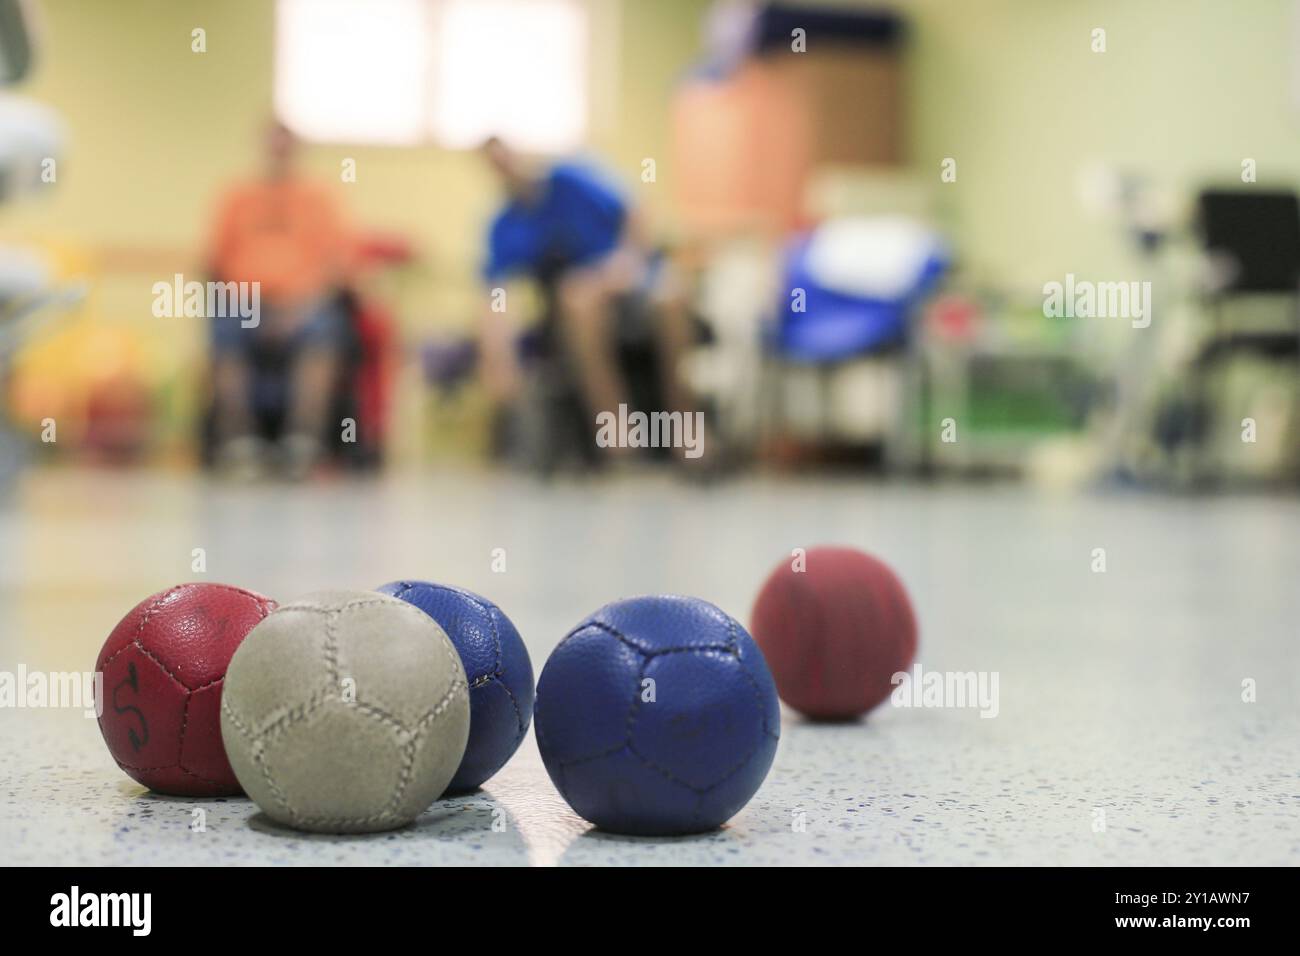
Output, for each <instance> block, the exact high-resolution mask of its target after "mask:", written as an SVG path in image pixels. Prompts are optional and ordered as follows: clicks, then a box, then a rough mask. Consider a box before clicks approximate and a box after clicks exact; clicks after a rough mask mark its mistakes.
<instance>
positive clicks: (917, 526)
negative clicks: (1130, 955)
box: [0, 470, 1300, 865]
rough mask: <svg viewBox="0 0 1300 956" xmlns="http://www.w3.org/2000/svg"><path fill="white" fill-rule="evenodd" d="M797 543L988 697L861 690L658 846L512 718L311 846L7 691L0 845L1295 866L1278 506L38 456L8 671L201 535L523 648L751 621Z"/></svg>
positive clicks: (1298, 653) (77, 645)
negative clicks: (210, 471)
mask: <svg viewBox="0 0 1300 956" xmlns="http://www.w3.org/2000/svg"><path fill="white" fill-rule="evenodd" d="M822 541H837V542H843V543H849V544H855V545H858V546H860V547H863V548H866V549H868V550H871V551H873V552H875V553H877V554H879V555H881V556H883V557H885V558H886V559H887V560H889V561H890V563H891V564H893V565H894V567H895V568H896V569H897V570H898V571H899V573H900V575H901V576H902V578H903V580H904V581H905V582H906V584H907V586H908V587H909V589H910V591H911V593H912V596H913V599H914V602H915V604H916V606H917V611H918V615H919V618H920V622H921V652H920V661H921V663H922V665H923V667H924V668H926V669H927V670H929V669H933V670H945V671H988V672H997V673H998V675H999V691H1000V694H999V712H998V715H997V716H996V717H995V718H993V719H982V718H981V717H980V716H979V714H978V713H977V712H976V711H975V710H971V709H902V708H894V707H890V706H888V705H886V706H884V707H882V708H880V709H879V710H878V711H877V712H876V713H874V714H873V715H872V716H871V717H870V719H869V720H867V721H865V722H862V723H859V724H855V725H841V726H833V727H824V726H813V725H810V724H807V723H804V722H803V721H801V720H800V719H799V718H798V717H797V716H795V715H793V714H789V713H787V714H786V716H785V720H784V724H783V727H782V739H781V745H780V748H779V750H778V753H777V758H776V763H775V765H774V766H773V768H772V771H771V774H770V775H769V777H768V779H767V781H766V783H765V784H764V786H763V788H762V789H761V790H760V791H759V793H758V795H757V796H756V797H755V798H754V800H753V801H752V802H751V803H750V804H749V806H748V807H746V808H745V809H744V810H743V811H742V812H741V813H740V814H739V815H738V816H737V817H736V818H735V819H734V820H732V822H731V823H730V824H729V825H728V826H727V827H725V828H724V829H722V830H719V831H717V832H715V833H712V834H708V835H705V836H699V837H691V838H683V839H678V840H654V839H634V838H626V837H619V836H614V835H610V834H604V833H599V832H595V831H593V830H591V829H590V827H588V825H587V824H585V823H584V822H583V821H582V820H581V819H579V818H578V817H576V816H575V815H574V814H573V813H572V812H571V811H570V810H569V809H568V808H567V807H566V806H565V804H564V802H563V801H562V800H561V799H560V797H559V795H558V793H556V791H555V790H554V788H553V787H552V786H551V784H550V781H549V780H548V778H547V777H546V774H545V772H544V770H543V769H542V766H541V761H540V758H539V757H538V755H537V750H536V746H535V744H534V743H533V741H532V739H531V737H530V738H529V740H528V741H527V742H526V743H525V745H524V747H523V748H522V749H521V751H520V753H519V754H518V755H517V756H516V758H515V759H514V760H513V761H512V762H511V763H510V764H509V765H508V766H507V767H506V769H505V770H503V771H502V772H501V773H500V774H499V775H498V776H497V777H496V778H494V779H493V780H491V781H489V783H488V785H487V787H486V788H485V789H484V790H483V791H482V792H480V793H478V794H475V795H473V796H470V797H465V798H458V799H454V800H447V801H440V802H439V803H437V804H435V805H434V806H433V807H432V808H431V809H430V810H429V811H428V812H427V813H426V814H425V815H424V816H423V817H422V818H421V819H420V820H419V821H418V822H417V824H416V825H414V826H413V827H411V828H408V829H406V830H403V831H399V832H396V833H392V834H386V835H379V836H369V837H345V838H336V837H322V836H306V835H303V834H297V833H293V832H290V831H286V830H282V829H279V828H277V827H275V826H274V825H272V824H271V823H270V822H269V821H267V820H266V819H265V817H263V816H261V815H260V814H259V813H258V812H257V810H256V808H255V807H254V806H253V805H252V804H251V803H249V802H248V801H245V800H221V801H196V800H187V799H176V798H168V797H157V796H153V795H150V794H149V793H147V792H146V791H144V790H143V789H142V788H141V787H138V786H137V785H135V784H134V783H133V782H132V781H131V780H130V779H129V778H127V777H126V776H124V775H123V774H122V773H121V772H120V771H119V770H118V769H117V768H116V767H115V766H114V764H113V762H112V760H111V759H110V758H109V755H108V753H107V751H106V749H105V748H104V745H103V742H102V740H101V738H100V736H99V731H98V728H97V727H96V725H95V722H94V721H93V720H87V719H85V718H84V717H82V716H80V715H79V714H78V713H75V712H71V711H57V710H29V709H24V710H14V709H0V754H2V755H3V759H2V761H0V862H3V863H17V864H30V863H47V864H142V863H160V864H170V863H196V864H243V863H296V864H306V863H323V864H347V863H476V862H482V863H533V864H542V865H549V864H556V863H564V864H568V863H574V864H587V863H627V864H652V863H674V864H681V863H855V864H952V863H956V864H991V863H1011V864H1058V863H1080V864H1138V865H1144V864H1172V865H1177V864H1192V865H1195V864H1229V863H1233V864H1242V863H1245V864H1291V865H1297V864H1300V704H1298V703H1297V701H1300V587H1297V580H1300V573H1298V572H1300V502H1298V501H1296V500H1294V499H1279V498H1269V497H1245V498H1219V499H1172V498H1163V497H1157V496H1147V495H1136V494H1134V495H1114V496H1090V497H1081V498H1053V497H1046V496H1043V497H1040V496H1037V495H1035V494H1034V493H1033V492H1030V491H1027V490H1025V489H1023V488H1019V487H1014V486H1007V487H988V486H981V487H964V486H958V487H941V488H914V487H906V486H899V485H873V484H870V483H864V482H859V481H855V482H845V481H839V482H831V483H827V482H811V481H805V482H799V481H784V482H778V481H774V480H764V481H758V480H745V481H740V482H733V483H730V484H724V485H722V486H719V487H717V488H714V489H699V488H695V487H691V486H686V485H681V484H677V483H674V482H672V481H670V480H668V479H666V478H660V477H647V478H630V479H628V480H626V481H623V482H620V483H616V484H600V485H595V484H562V485H557V486H553V487H550V488H544V487H542V486H538V485H535V484H532V483H530V482H527V481H524V480H521V479H515V478H510V477H506V476H483V475H477V474H451V475H447V474H442V475H431V476H415V475H402V476H395V477H391V478H387V479H385V480H383V481H382V482H375V483H350V482H336V483H332V484H325V485H319V486H314V487H310V488H299V489H291V490H286V489H284V488H279V487H275V486H268V487H256V488H235V487H227V486H218V485H212V484H208V483H205V482H200V481H198V480H196V479H194V478H193V477H190V476H186V475H183V474H127V473H108V472H102V473H89V472H83V471H75V470H70V471H43V472H42V471H38V472H29V473H28V474H27V475H26V476H25V477H24V479H23V480H22V482H21V483H20V485H19V486H18V487H17V488H16V489H14V490H12V491H11V493H10V494H9V496H8V497H7V498H5V499H4V500H3V501H2V502H0V670H9V671H13V670H15V669H16V668H17V667H18V666H19V665H20V664H22V665H24V666H26V667H27V668H28V670H42V671H47V672H48V671H67V670H76V671H84V670H87V669H89V668H91V667H92V666H93V663H94V659H95V655H96V652H97V651H98V649H99V646H100V644H101V642H102V641H103V639H104V637H105V636H106V635H107V633H108V631H109V630H110V629H111V627H112V626H113V624H114V623H116V621H117V620H118V618H119V617H120V616H121V615H122V614H123V613H125V612H126V611H127V610H128V609H129V608H130V607H131V606H132V605H133V604H135V603H136V602H137V601H139V600H140V599H141V598H143V597H145V596H147V595H148V594H150V593H152V592H154V591H157V590H160V589H162V588H164V587H166V586H168V585H171V584H174V583H176V582H178V581H182V580H190V579H193V578H194V577H195V575H193V574H192V573H191V571H190V562H191V560H192V559H191V552H192V549H194V548H197V547H202V548H204V549H205V550H206V554H207V562H208V572H207V574H206V575H204V576H203V579H204V580H212V581H224V582H228V583H232V584H238V585H243V586H246V587H251V588H254V589H256V590H259V591H262V592H264V593H268V594H270V595H272V596H274V597H277V598H281V599H287V598H290V597H293V596H295V595H296V594H299V593H302V592H305V591H309V590H316V589H318V588H322V587H333V586H339V587H373V586H375V585H378V584H380V583H382V582H384V581H387V580H391V579H394V578H401V577H412V576H414V577H425V578H433V579H444V580H447V581H450V582H453V583H458V584H461V585H464V586H466V587H469V588H471V589H474V590H477V591H482V592H484V593H486V594H488V595H490V596H492V597H493V598H494V599H496V600H497V601H498V603H500V604H501V605H502V607H503V608H504V609H505V610H506V611H507V612H508V613H509V614H510V615H511V617H512V618H513V619H514V621H515V623H516V624H517V625H518V626H519V629H520V630H521V632H523V634H524V637H525V639H526V641H527V642H528V645H529V649H530V651H531V653H532V655H533V660H534V667H535V668H536V669H537V670H540V669H541V665H542V663H543V662H544V660H545V656H546V654H547V652H548V651H549V650H550V648H551V647H553V646H554V644H555V643H556V642H557V641H558V640H559V639H560V637H562V636H563V634H564V633H565V631H566V630H567V629H568V628H569V627H570V626H572V625H573V624H574V623H576V622H577V621H578V620H580V619H581V618H582V617H583V616H584V615H585V614H586V613H587V612H589V611H591V610H593V609H594V608H596V607H597V606H598V605H600V604H602V603H604V602H605V601H607V600H610V599H612V598H615V597H621V596H627V595H630V594H634V593H647V592H655V591H668V592H680V593H693V594H697V595H699V596H701V597H705V598H708V599H709V600H712V601H713V602H715V603H717V604H718V605H720V606H721V607H723V608H724V609H725V610H728V611H730V612H731V613H733V614H734V615H736V616H737V617H739V618H741V619H742V620H746V619H747V618H748V612H749V607H750V604H751V602H752V600H753V597H754V593H755V591H756V589H757V587H758V584H759V583H760V582H761V580H762V578H763V576H764V575H765V574H766V572H767V570H768V569H769V567H770V566H771V565H773V564H774V563H775V562H776V561H778V560H780V559H781V558H782V557H783V556H784V555H786V554H788V553H789V551H790V549H791V548H794V547H799V546H806V545H811V544H814V543H818V542H822ZM494 548H504V549H505V552H506V559H507V564H506V571H505V573H493V571H492V570H491V567H490V563H491V560H492V550H493V549H494ZM1095 548H1104V549H1105V552H1106V566H1107V570H1106V571H1105V573H1095V572H1094V571H1093V570H1092V566H1093V562H1094V553H1093V552H1094V549H1095ZM1243 681H1253V682H1254V690H1255V696H1256V699H1255V700H1254V701H1253V702H1247V701H1245V700H1243ZM200 811H201V812H200ZM1098 811H1102V813H1099V812H1098ZM1103 818H1104V829H1099V827H1098V824H1099V821H1101V820H1102V819H1103ZM499 820H504V821H505V826H504V828H501V827H500V826H497V827H495V828H494V826H493V824H494V821H499ZM200 821H201V822H202V824H203V827H202V829H198V828H197V824H198V822H200Z"/></svg>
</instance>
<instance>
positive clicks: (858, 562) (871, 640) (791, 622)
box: [750, 547, 916, 720]
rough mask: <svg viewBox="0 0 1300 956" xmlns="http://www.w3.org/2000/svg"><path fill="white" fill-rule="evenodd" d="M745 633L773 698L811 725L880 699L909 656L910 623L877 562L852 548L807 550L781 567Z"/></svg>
mask: <svg viewBox="0 0 1300 956" xmlns="http://www.w3.org/2000/svg"><path fill="white" fill-rule="evenodd" d="M751 620H752V626H751V627H750V631H751V633H752V634H753V635H754V640H756V641H757V642H758V646H759V647H760V648H762V650H763V656H764V657H766V658H767V665H768V667H769V668H770V669H771V671H772V677H773V678H774V679H775V680H776V689H777V693H778V694H779V695H780V697H781V699H782V700H783V701H785V702H786V703H787V704H789V705H790V706H791V707H793V708H794V709H795V710H797V711H799V712H800V713H802V714H804V715H805V716H807V717H810V718H812V719H813V720H849V719H852V718H854V717H858V716H861V715H862V714H865V713H866V712H867V711H869V710H871V708H873V707H875V706H876V705H877V704H879V703H880V702H881V701H883V700H884V699H885V698H887V697H888V696H889V695H890V693H891V691H893V689H894V685H893V684H892V683H891V682H890V678H891V677H892V676H893V675H894V674H896V673H898V672H899V671H905V670H907V669H908V668H909V667H911V665H912V659H913V657H915V656H916V617H915V616H914V615H913V613H912V604H911V602H910V601H909V600H908V599H907V592H906V591H905V590H904V589H903V585H902V582H900V581H899V580H898V577H897V576H896V575H895V574H894V572H893V571H891V570H890V568H889V566H888V565H887V564H885V563H884V562H883V561H880V560H878V559H876V558H873V557H872V556H871V555H869V554H863V553H862V552H861V551H857V550H855V549H853V548H837V547H818V548H810V549H809V550H808V551H807V553H806V555H805V557H804V562H803V569H802V570H796V565H795V562H794V559H791V560H789V561H785V562H783V563H782V564H781V565H779V566H778V567H777V568H776V570H774V571H773V572H772V573H771V574H770V575H769V576H768V578H767V581H765V582H764V584H763V589H762V590H761V591H760V592H759V594H758V600H757V601H755V602H754V612H753V615H752V618H751Z"/></svg>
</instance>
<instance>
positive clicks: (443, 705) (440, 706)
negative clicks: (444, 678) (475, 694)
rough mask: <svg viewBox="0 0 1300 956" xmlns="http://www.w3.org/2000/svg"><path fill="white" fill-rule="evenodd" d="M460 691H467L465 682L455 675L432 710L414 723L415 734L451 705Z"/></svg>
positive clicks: (420, 731)
mask: <svg viewBox="0 0 1300 956" xmlns="http://www.w3.org/2000/svg"><path fill="white" fill-rule="evenodd" d="M462 691H464V692H466V693H468V689H467V688H466V686H465V682H464V681H462V680H461V679H460V678H459V677H457V678H455V679H454V680H453V681H452V682H451V686H450V687H448V688H447V693H445V694H443V695H442V700H440V701H438V703H437V704H436V705H435V706H434V708H433V710H431V711H429V712H428V713H426V714H425V715H424V716H423V717H421V718H420V719H419V721H418V722H417V723H416V725H415V732H416V733H417V734H418V733H422V732H423V731H424V729H425V728H426V727H428V725H429V724H431V723H433V722H434V721H435V720H437V719H438V718H439V717H441V716H442V715H443V714H444V713H445V712H446V710H447V708H448V707H450V706H451V702H452V701H453V700H454V699H455V698H456V697H458V696H460V692H462Z"/></svg>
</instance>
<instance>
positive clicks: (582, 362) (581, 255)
mask: <svg viewBox="0 0 1300 956" xmlns="http://www.w3.org/2000/svg"><path fill="white" fill-rule="evenodd" d="M482 151H483V155H484V157H485V158H486V160H487V161H488V163H489V165H490V166H491V167H492V169H493V170H494V171H495V173H496V174H497V177H498V179H499V181H500V183H501V185H502V187H503V190H504V192H505V194H506V201H505V204H504V205H503V206H502V208H501V209H500V211H499V212H498V213H497V214H496V216H495V217H494V218H493V220H492V224H491V226H490V228H489V230H488V237H487V256H486V259H485V261H484V264H483V274H482V278H483V280H484V281H485V282H486V283H487V285H488V288H489V306H488V308H487V311H486V314H485V320H484V325H483V329H482V336H481V339H480V346H481V355H482V359H483V372H484V376H485V379H486V383H487V385H488V388H489V390H490V392H491V393H492V396H493V397H494V399H496V400H497V401H498V402H501V403H506V402H509V401H510V400H512V399H513V398H514V397H515V396H516V395H517V394H518V389H519V385H520V376H519V365H518V358H517V353H516V349H515V336H516V335H517V331H518V330H517V325H516V322H515V321H514V319H513V317H512V316H511V314H510V309H509V308H506V309H504V310H500V309H499V308H493V302H494V296H493V294H492V292H491V290H493V289H497V288H500V287H501V285H502V284H503V283H504V282H506V281H508V280H510V279H513V278H519V277H526V278H531V279H534V280H536V281H538V282H539V283H541V284H542V285H543V286H545V287H546V288H548V289H550V290H552V294H553V301H554V305H555V313H556V319H557V321H558V323H559V332H560V341H561V344H562V347H563V348H565V350H566V354H567V355H568V357H569V358H570V359H571V361H572V364H573V367H574V369H575V371H576V374H577V376H578V378H579V382H578V384H579V387H580V389H581V392H582V395H583V398H584V399H585V401H586V404H587V406H588V411H589V412H590V413H591V414H592V416H593V420H594V416H595V415H597V414H599V413H600V412H602V411H606V410H608V411H617V409H618V406H619V404H620V403H625V402H627V389H626V385H625V383H624V382H623V377H622V374H621V372H620V369H619V364H618V361H617V357H616V354H615V345H614V321H615V316H614V308H613V306H614V304H615V302H616V301H617V300H618V298H619V297H620V296H625V295H628V294H631V293H637V294H642V295H644V296H645V297H646V299H647V301H649V302H650V303H651V304H652V305H653V306H654V309H653V315H654V316H655V320H654V324H655V328H654V329H653V332H654V335H655V340H656V343H657V344H658V346H659V350H660V353H661V356H662V359H663V361H662V362H661V363H660V364H661V365H662V368H663V375H662V376H661V377H662V380H663V381H662V384H663V389H664V401H665V404H666V405H667V406H668V409H666V410H681V411H685V410H686V407H687V406H686V402H687V396H686V394H685V392H684V390H683V389H682V387H681V385H680V379H679V377H678V375H677V367H678V363H679V361H680V359H681V357H682V355H683V354H684V353H685V350H686V346H687V343H688V341H689V331H688V330H689V320H688V318H687V311H686V308H685V297H684V296H683V295H682V293H681V289H680V283H679V282H678V281H677V280H676V278H675V276H674V275H673V274H672V271H671V269H670V267H669V266H668V264H667V262H666V261H665V260H664V258H663V256H662V255H661V254H659V253H657V252H656V251H655V249H654V248H653V246H652V244H651V242H650V241H649V238H648V230H647V228H646V225H645V220H644V218H643V216H642V214H641V213H640V211H639V210H637V209H636V208H635V207H634V206H633V205H632V203H631V201H630V200H629V198H628V197H627V195H626V194H625V193H624V192H623V190H622V189H621V188H620V187H619V186H618V185H616V184H615V183H614V182H613V181H612V179H611V178H610V177H608V176H607V175H606V174H605V173H604V172H603V171H601V170H599V169H598V168H596V167H595V166H593V165H590V164H584V163H581V162H576V161H562V162H557V163H555V164H554V165H552V166H550V168H549V169H546V170H544V171H542V172H540V173H538V172H536V171H535V170H534V169H532V168H530V166H529V164H528V163H527V162H526V161H525V160H524V158H523V157H521V156H520V155H519V154H518V153H516V152H515V151H514V150H513V149H511V148H510V147H509V146H508V145H506V144H505V143H504V142H502V141H501V140H500V139H498V138H495V137H494V138H492V139H490V140H488V141H487V143H485V144H484V146H483V150H482Z"/></svg>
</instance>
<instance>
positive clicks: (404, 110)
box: [275, 0, 590, 153]
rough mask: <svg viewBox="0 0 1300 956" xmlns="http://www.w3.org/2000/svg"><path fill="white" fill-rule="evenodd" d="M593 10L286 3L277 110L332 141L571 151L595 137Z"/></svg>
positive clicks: (451, 2) (558, 1)
mask: <svg viewBox="0 0 1300 956" xmlns="http://www.w3.org/2000/svg"><path fill="white" fill-rule="evenodd" d="M588 12H589V11H588V8H587V6H586V3H585V2H584V0H278V3H277V6H276V40H275V104H276V110H277V112H278V113H279V115H280V118H281V119H282V120H284V122H285V123H286V124H287V125H288V126H289V127H291V128H292V129H293V130H295V131H296V132H297V133H298V134H299V135H301V136H303V137H305V138H307V139H312V140H320V141H326V142H361V143H381V144H392V145H415V144H418V143H423V142H428V141H433V142H436V143H438V144H440V145H443V146H448V147H452V148H466V147H471V146H474V145H477V144H478V143H479V142H481V141H482V140H483V139H485V138H486V137H487V136H489V135H492V134H497V135H500V136H502V137H504V138H505V139H507V140H508V141H509V142H511V143H512V144H513V145H516V146H518V147H519V148H521V149H525V150H529V151H534V152H543V153H561V152H567V151H569V150H572V149H574V148H576V147H578V146H580V145H581V144H582V142H583V140H584V138H585V136H586V133H587V120H588V97H587V90H588V77H589V57H588V51H589V49H590V39H589V22H588V21H589V16H588Z"/></svg>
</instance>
